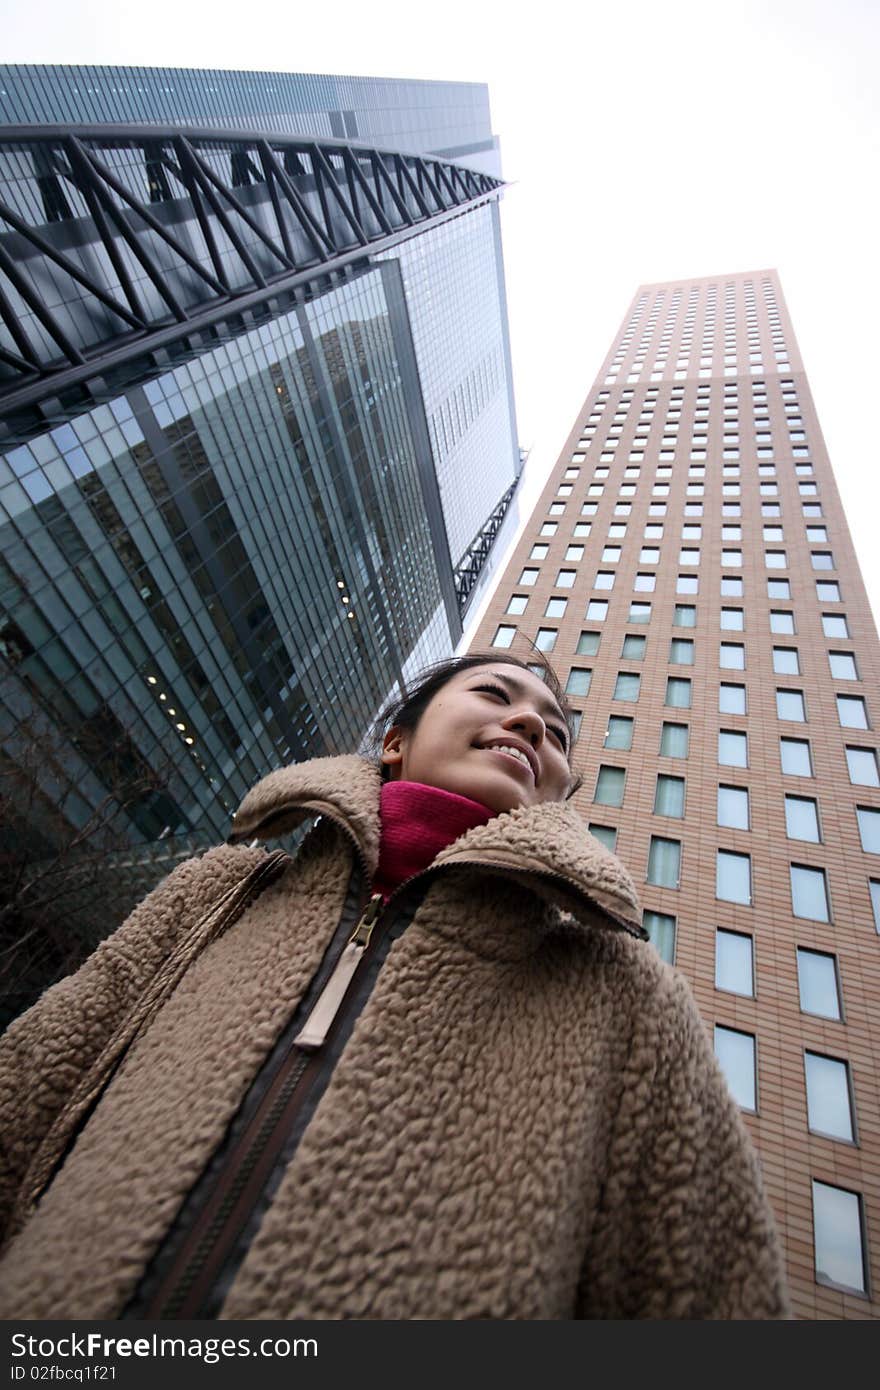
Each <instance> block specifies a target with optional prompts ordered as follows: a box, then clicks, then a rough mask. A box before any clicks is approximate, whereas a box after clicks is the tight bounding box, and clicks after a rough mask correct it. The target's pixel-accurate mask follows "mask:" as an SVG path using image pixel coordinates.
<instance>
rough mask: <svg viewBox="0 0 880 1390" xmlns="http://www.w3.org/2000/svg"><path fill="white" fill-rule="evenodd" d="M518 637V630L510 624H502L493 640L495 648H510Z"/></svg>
mask: <svg viewBox="0 0 880 1390" xmlns="http://www.w3.org/2000/svg"><path fill="white" fill-rule="evenodd" d="M515 636H516V628H515V627H514V626H512V625H510V624H508V623H501V624H500V626H499V627H498V628H497V629H496V631H495V636H494V637H493V638H492V646H493V647H509V646H510V645H511V643H512V642H513V639H514V637H515Z"/></svg>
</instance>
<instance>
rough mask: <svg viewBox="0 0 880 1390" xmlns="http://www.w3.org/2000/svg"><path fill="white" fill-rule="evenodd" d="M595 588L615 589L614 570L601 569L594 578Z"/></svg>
mask: <svg viewBox="0 0 880 1390" xmlns="http://www.w3.org/2000/svg"><path fill="white" fill-rule="evenodd" d="M593 588H594V589H613V588H614V570H599V573H598V574H597V575H596V578H595V579H594V580H593Z"/></svg>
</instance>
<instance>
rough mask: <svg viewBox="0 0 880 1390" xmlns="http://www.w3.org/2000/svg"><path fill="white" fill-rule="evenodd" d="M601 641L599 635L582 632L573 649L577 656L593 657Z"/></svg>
mask: <svg viewBox="0 0 880 1390" xmlns="http://www.w3.org/2000/svg"><path fill="white" fill-rule="evenodd" d="M601 640H602V636H601V633H598V632H582V633H581V635H580V637H579V638H578V643H577V647H576V648H575V650H576V651H577V654H578V656H595V655H596V653H597V651H598V650H599V643H600V642H601Z"/></svg>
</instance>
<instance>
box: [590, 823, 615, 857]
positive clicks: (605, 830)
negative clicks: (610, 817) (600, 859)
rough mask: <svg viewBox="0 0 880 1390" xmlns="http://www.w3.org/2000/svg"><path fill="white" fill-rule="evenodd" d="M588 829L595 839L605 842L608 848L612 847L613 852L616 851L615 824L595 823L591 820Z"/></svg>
mask: <svg viewBox="0 0 880 1390" xmlns="http://www.w3.org/2000/svg"><path fill="white" fill-rule="evenodd" d="M587 829H588V830H589V832H590V834H591V835H592V836H593V838H594V839H596V840H598V841H599V842H600V844H603V845H604V846H605V848H606V849H610V850H611V853H612V854H613V853H614V850H615V848H616V846H617V831H616V830H615V828H614V826H613V825H594V824H593V823H592V821H591V822H590V824H589V825H588V826H587Z"/></svg>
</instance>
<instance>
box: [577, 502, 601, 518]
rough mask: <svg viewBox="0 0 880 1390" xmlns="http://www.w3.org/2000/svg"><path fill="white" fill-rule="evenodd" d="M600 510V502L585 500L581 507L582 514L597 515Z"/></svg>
mask: <svg viewBox="0 0 880 1390" xmlns="http://www.w3.org/2000/svg"><path fill="white" fill-rule="evenodd" d="M598 510H599V503H598V502H585V503H584V505H583V506H582V507H581V516H595V515H596V512H597V511H598Z"/></svg>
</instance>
